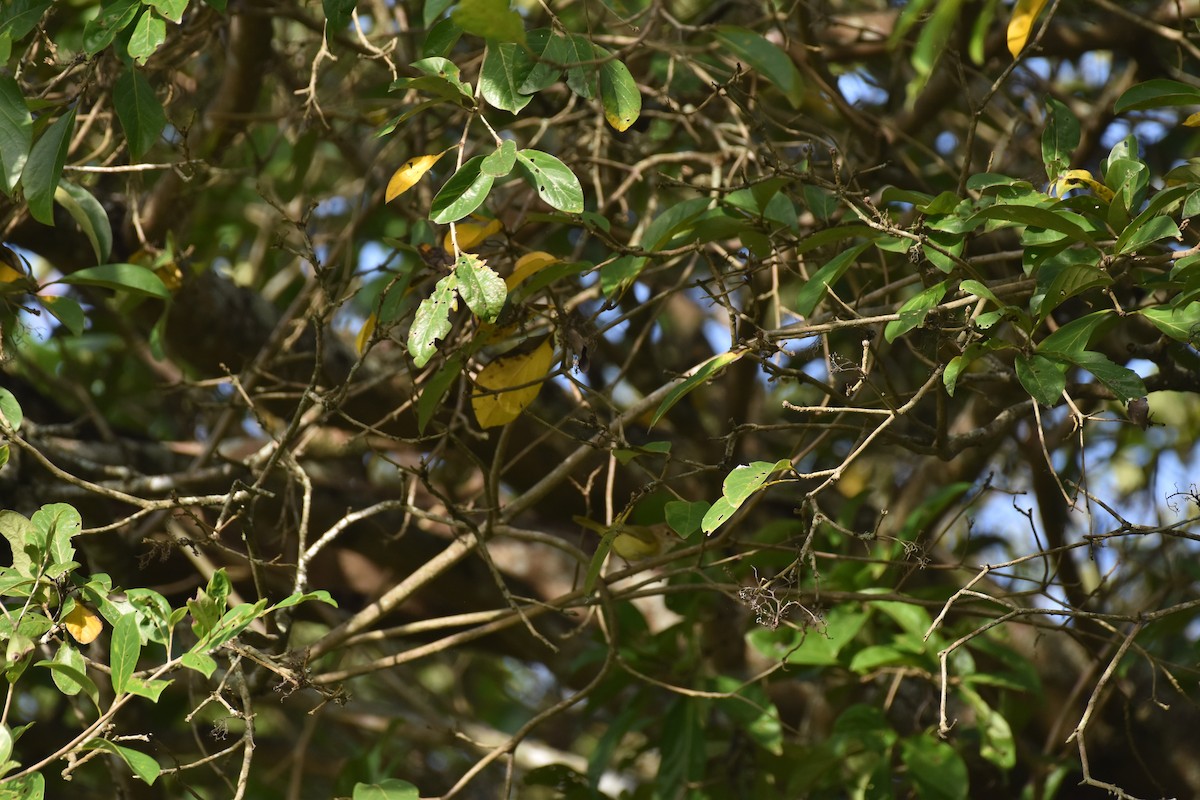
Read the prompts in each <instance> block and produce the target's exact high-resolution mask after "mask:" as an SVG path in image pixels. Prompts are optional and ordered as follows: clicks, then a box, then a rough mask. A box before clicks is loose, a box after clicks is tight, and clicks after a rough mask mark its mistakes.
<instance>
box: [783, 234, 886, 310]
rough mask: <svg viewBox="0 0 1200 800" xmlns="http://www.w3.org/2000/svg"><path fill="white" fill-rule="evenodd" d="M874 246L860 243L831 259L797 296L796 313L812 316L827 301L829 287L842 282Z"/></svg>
mask: <svg viewBox="0 0 1200 800" xmlns="http://www.w3.org/2000/svg"><path fill="white" fill-rule="evenodd" d="M872 244H873V243H872V242H860V243H859V244H856V245H855V246H854V247H851V248H850V249H849V250H843V251H842V252H841V253H838V254H837V255H836V256H834V257H833V258H832V259H830V260H829V263H827V264H826V265H825V266H823V267H821V268H820V269H819V270H817V271H816V274H814V275H813V276H812V277H811V278H809V279H808V282H807V283H805V284H804V286H802V287H800V291H799V292H797V294H796V306H795V308H796V313H797V314H799V315H800V316H802V317H808V316H811V315H812V313H813V311H815V310H816V308H817V305H818V304H819V303H820V302H821V301H822V300H824V299H825V293H826V292H827V291H829V287H831V286H833V285H834V284H835V283H837V282H838V281H839V280H841V278H842V276H843V275H845V274H846V271H847V270H849V269H850V267H851V266H853V264H854V261H855V260H856V259H857V258H858V257H859V256H860V255H862V252H863V251H864V250H866V249H867V248H868V247H870V246H871V245H872Z"/></svg>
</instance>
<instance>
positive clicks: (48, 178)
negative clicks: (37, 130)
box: [21, 108, 75, 225]
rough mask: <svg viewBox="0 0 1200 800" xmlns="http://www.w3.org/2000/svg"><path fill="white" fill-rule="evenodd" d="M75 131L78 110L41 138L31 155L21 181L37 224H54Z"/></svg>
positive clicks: (62, 117)
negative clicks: (56, 201) (64, 168)
mask: <svg viewBox="0 0 1200 800" xmlns="http://www.w3.org/2000/svg"><path fill="white" fill-rule="evenodd" d="M74 130H75V109H74V108H72V109H71V110H70V111H68V112H67V113H66V114H63V115H62V116H61V117H59V118H58V119H57V120H55V121H54V124H53V125H51V126H50V127H49V128H47V129H46V131H45V132H44V133H43V134H42V135H41V138H39V139H38V140H37V142H36V143H35V144H34V145H33V149H32V150H31V151H30V152H29V160H28V161H27V162H25V172H24V175H23V177H22V179H21V182H22V184H24V186H25V203H26V204H27V205H28V206H29V213H30V214H32V215H33V218H34V219H36V220H37V221H38V222H41V223H43V224H45V225H53V224H54V192H55V191H56V190H57V189H58V181H59V179H60V178H61V177H62V171H63V165H64V164H66V162H67V148H68V147H69V146H70V144H71V132H72V131H74Z"/></svg>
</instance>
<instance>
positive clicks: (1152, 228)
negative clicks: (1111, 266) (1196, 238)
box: [1115, 217, 1182, 255]
mask: <svg viewBox="0 0 1200 800" xmlns="http://www.w3.org/2000/svg"><path fill="white" fill-rule="evenodd" d="M1180 238H1182V237H1181V235H1180V233H1179V226H1178V225H1176V224H1175V220H1173V219H1171V218H1170V217H1154V218H1153V219H1149V220H1147V221H1146V223H1145V224H1144V225H1140V226H1137V227H1136V228H1135V227H1134V226H1133V225H1132V224H1131V225H1130V226H1129V227H1128V228H1126V229H1125V230H1124V231H1122V232H1121V236H1120V238H1118V239H1117V244H1116V248H1115V249H1116V252H1117V254H1118V255H1123V254H1125V253H1136V252H1138V251H1139V250H1141V249H1142V248H1143V247H1147V246H1149V245H1151V244H1154V243H1155V242H1159V241H1162V240H1163V239H1176V240H1178V239H1180Z"/></svg>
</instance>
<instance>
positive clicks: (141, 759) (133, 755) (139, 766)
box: [83, 739, 162, 784]
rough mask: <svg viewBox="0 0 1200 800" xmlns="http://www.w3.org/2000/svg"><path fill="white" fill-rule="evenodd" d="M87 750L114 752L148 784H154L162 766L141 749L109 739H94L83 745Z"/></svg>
mask: <svg viewBox="0 0 1200 800" xmlns="http://www.w3.org/2000/svg"><path fill="white" fill-rule="evenodd" d="M83 749H85V750H104V751H105V752H108V753H112V754H113V755H115V756H117V757H119V758H120V759H121V760H122V761H124V762H125V763H126V764H127V765H128V766H129V768H130V769H131V770H133V774H134V775H136V776H137V777H139V778H141V779H142V780H143V781H145V782H146V783H148V784H153V783H154V782H155V781H156V780H158V776H159V774H160V773H161V772H162V768H161V767H160V766H159V765H158V762H157V761H155V760H154V758H153V757H152V756H149V755H147V754H145V753H143V752H142V751H140V750H134V749H133V748H132V747H126V746H124V745H121V744H117V743H115V742H110V741H109V740H107V739H92V740H91V741H89V742H88V743H87V744H86V745H84V746H83Z"/></svg>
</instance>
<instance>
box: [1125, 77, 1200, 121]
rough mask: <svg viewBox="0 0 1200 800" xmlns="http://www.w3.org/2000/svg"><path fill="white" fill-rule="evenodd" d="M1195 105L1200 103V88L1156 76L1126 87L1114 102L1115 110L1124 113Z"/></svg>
mask: <svg viewBox="0 0 1200 800" xmlns="http://www.w3.org/2000/svg"><path fill="white" fill-rule="evenodd" d="M1194 105H1200V88H1197V87H1195V86H1193V85H1191V84H1190V83H1182V82H1180V81H1173V80H1169V79H1167V78H1155V79H1154V80H1150V81H1146V82H1145V83H1139V84H1137V85H1135V86H1131V87H1129V88H1128V89H1126V90H1125V92H1124V93H1123V94H1122V95H1121V96H1120V97H1118V98H1117V102H1116V103H1114V104H1113V111H1115V112H1116V113H1118V114H1124V113H1125V112H1126V111H1141V110H1143V109H1147V108H1163V107H1166V106H1194Z"/></svg>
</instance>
